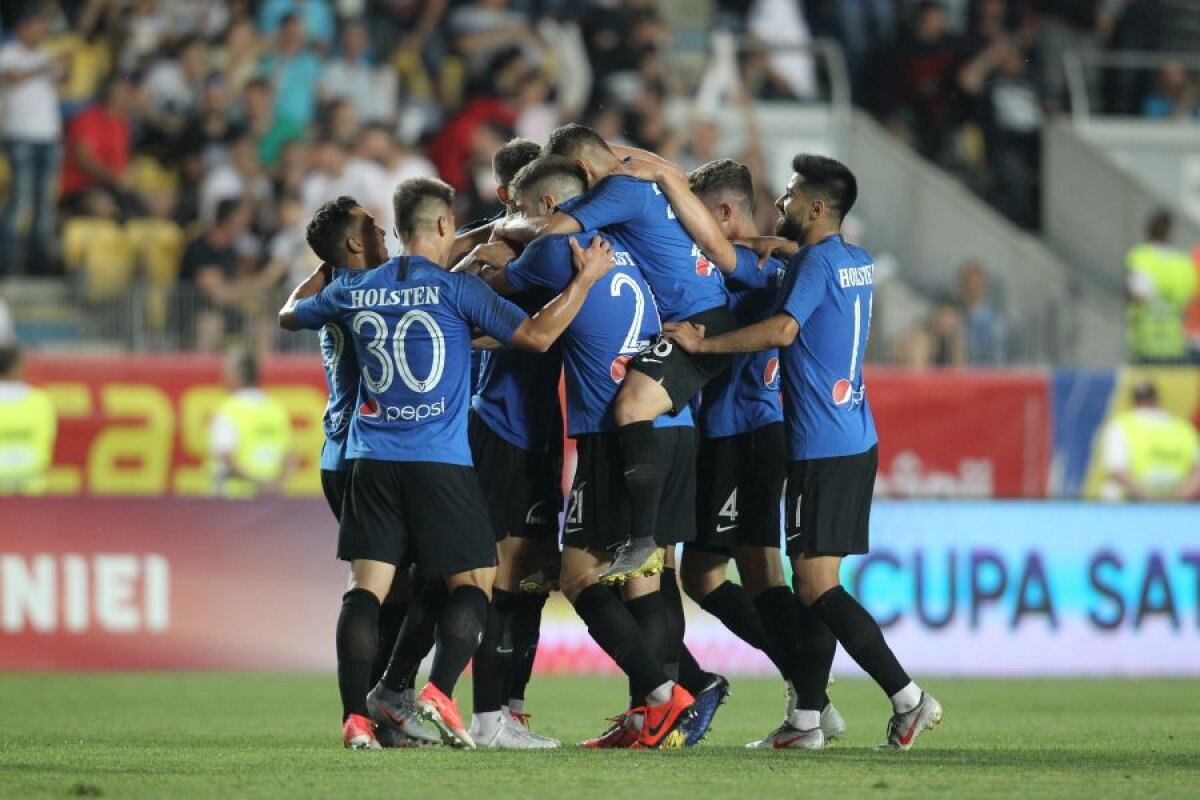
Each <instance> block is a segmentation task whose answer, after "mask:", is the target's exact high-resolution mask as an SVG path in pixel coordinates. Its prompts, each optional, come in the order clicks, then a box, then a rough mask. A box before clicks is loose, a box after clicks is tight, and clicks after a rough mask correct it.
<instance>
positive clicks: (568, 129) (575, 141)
mask: <svg viewBox="0 0 1200 800" xmlns="http://www.w3.org/2000/svg"><path fill="white" fill-rule="evenodd" d="M543 151H544V152H545V153H547V154H548V155H552V156H562V157H564V158H569V159H570V160H572V161H574V162H575V163H576V164H578V165H579V166H580V167H581V168H582V169H583V171H584V172H586V173H587V176H588V185H589V186H590V185H591V184H593V183H595V182H596V181H598V180H600V179H601V178H603V177H605V176H606V175H608V174H609V173H610V172H612V171H613V169H615V168H616V166H617V163H618V162H617V156H616V155H615V154H614V153H613V151H612V148H610V147H609V146H608V142H606V141H604V138H603V137H602V136H600V134H598V133H596V132H595V131H594V130H592V129H591V128H589V127H587V126H586V125H580V124H579V123H577V122H572V123H571V124H570V125H563V126H562V127H560V128H555V129H554V132H553V133H551V134H550V138H549V139H547V140H546V146H545V147H544V148H543Z"/></svg>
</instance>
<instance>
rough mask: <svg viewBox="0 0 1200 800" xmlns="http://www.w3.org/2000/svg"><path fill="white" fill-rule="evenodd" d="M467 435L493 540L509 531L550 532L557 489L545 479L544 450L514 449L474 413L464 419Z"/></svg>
mask: <svg viewBox="0 0 1200 800" xmlns="http://www.w3.org/2000/svg"><path fill="white" fill-rule="evenodd" d="M467 438H468V439H469V440H470V442H471V457H472V459H473V460H474V461H475V474H476V475H477V476H478V478H479V488H480V489H482V490H483V498H484V501H485V502H486V503H487V508H488V515H489V516H490V518H491V521H492V531H493V533H494V535H495V539H496V541H500V540H501V539H505V538H507V537H508V536H510V535H511V536H528V537H531V538H543V537H547V536H552V535H554V534H555V533H556V532H557V531H558V509H559V507H560V506H561V504H562V491H561V490H560V489H558V488H557V484H558V481H554V480H552V478H551V477H550V473H551V472H552V470H553V467H552V466H551V465H550V464H549V463H548V461H549V458H548V456H547V454H546V453H545V452H542V453H534V452H531V451H529V450H525V449H523V448H521V447H517V446H516V445H515V444H513V443H512V442H509V441H508V440H507V439H505V438H504V437H502V436H501V435H500V434H498V433H496V432H495V431H494V430H492V428H491V427H490V426H489V425H488V424H487V423H486V422H484V421H483V418H482V417H480V416H479V415H478V414H476V413H475V412H474V411H472V412H470V414H469V418H468V421H467Z"/></svg>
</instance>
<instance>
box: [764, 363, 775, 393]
mask: <svg viewBox="0 0 1200 800" xmlns="http://www.w3.org/2000/svg"><path fill="white" fill-rule="evenodd" d="M763 385H764V386H766V387H767V388H768V389H778V388H779V359H778V358H772V359H770V360H769V361H767V367H766V369H764V370H763Z"/></svg>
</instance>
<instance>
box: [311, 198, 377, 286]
mask: <svg viewBox="0 0 1200 800" xmlns="http://www.w3.org/2000/svg"><path fill="white" fill-rule="evenodd" d="M304 238H305V239H306V240H307V241H308V246H309V247H311V248H312V251H313V252H314V253H316V254H317V257H318V258H320V259H321V260H322V261H324V262H325V263H326V264H329V265H330V266H334V267H356V268H364V267H375V266H379V265H380V264H382V263H383V262H385V261H387V243H386V241H385V240H384V234H383V228H381V227H379V225H377V224H376V223H375V218H374V217H372V216H371V215H370V214H369V213H367V211H366V209H364V208H363V207H362V206H360V205H359V204H358V202H357V201H356V200H355V199H354V198H353V197H347V196H345V195H343V196H341V197H339V198H338V199H336V200H331V201H329V202H328V203H322V204H321V207H320V208H318V209H317V211H316V213H315V214H313V215H312V219H310V220H309V221H308V227H307V228H306V229H305V231H304Z"/></svg>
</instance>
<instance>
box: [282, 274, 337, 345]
mask: <svg viewBox="0 0 1200 800" xmlns="http://www.w3.org/2000/svg"><path fill="white" fill-rule="evenodd" d="M330 272H331V270H330V267H329V265H328V264H322V265H321V266H319V267H317V269H316V271H315V272H313V274H312V275H309V276H308V277H307V278H305V279H304V281H303V282H301V283H300V285H299V286H297V287H296V288H295V289H293V290H292V293H291V294H290V295H288V299H287V302H285V303H284V304H283V308H281V309H279V327H281V328H283V329H284V330H285V331H300V330H304V329H305V328H306V327H309V326H307V325H305V324H303V323H304V320H303V319H301V318H300V317H298V316H297V314H296V309H297V307H299V305H300V301H302V300H306V299H308V298H310V297H315V296H316V295H317V294H318V293H320V291H321V290H322V289H324V288H325V286H326V284H328V283H329V279H330Z"/></svg>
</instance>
